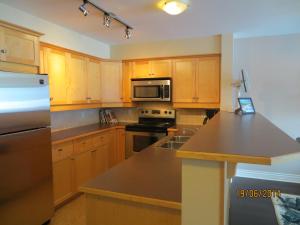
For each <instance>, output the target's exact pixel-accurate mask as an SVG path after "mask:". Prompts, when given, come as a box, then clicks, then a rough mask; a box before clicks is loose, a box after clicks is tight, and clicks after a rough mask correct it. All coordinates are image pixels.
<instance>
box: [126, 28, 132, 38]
mask: <svg viewBox="0 0 300 225" xmlns="http://www.w3.org/2000/svg"><path fill="white" fill-rule="evenodd" d="M125 38H126V39H130V38H131V30H130V28H129V27H126V28H125Z"/></svg>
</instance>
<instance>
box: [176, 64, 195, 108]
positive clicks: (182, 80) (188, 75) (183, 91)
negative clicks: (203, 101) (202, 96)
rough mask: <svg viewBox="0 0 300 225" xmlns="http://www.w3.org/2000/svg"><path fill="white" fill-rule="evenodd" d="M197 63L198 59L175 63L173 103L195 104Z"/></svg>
mask: <svg viewBox="0 0 300 225" xmlns="http://www.w3.org/2000/svg"><path fill="white" fill-rule="evenodd" d="M196 61H197V60H196V59H178V60H174V61H173V102H180V103H191V102H195V98H196V67H195V65H196Z"/></svg>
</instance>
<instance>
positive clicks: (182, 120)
mask: <svg viewBox="0 0 300 225" xmlns="http://www.w3.org/2000/svg"><path fill="white" fill-rule="evenodd" d="M205 117H206V114H205V110H204V109H177V110H176V124H185V125H202V124H203V120H204V118H205Z"/></svg>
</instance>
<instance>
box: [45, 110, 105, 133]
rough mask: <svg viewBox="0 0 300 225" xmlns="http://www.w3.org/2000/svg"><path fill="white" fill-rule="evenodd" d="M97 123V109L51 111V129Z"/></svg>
mask: <svg viewBox="0 0 300 225" xmlns="http://www.w3.org/2000/svg"><path fill="white" fill-rule="evenodd" d="M94 123H99V110H98V109H87V110H77V111H64V112H52V113H51V128H52V131H57V130H64V129H68V128H73V127H79V126H85V125H89V124H94Z"/></svg>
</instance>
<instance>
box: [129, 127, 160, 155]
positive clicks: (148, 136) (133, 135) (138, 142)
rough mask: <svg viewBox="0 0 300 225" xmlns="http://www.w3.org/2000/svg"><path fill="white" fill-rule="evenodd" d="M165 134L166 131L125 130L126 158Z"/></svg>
mask: <svg viewBox="0 0 300 225" xmlns="http://www.w3.org/2000/svg"><path fill="white" fill-rule="evenodd" d="M165 136H166V133H151V132H138V131H126V158H129V157H130V156H132V155H133V154H135V153H138V152H140V151H142V150H143V149H145V148H147V147H148V146H150V145H152V144H154V143H155V142H157V141H158V140H159V139H161V138H163V137H165Z"/></svg>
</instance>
